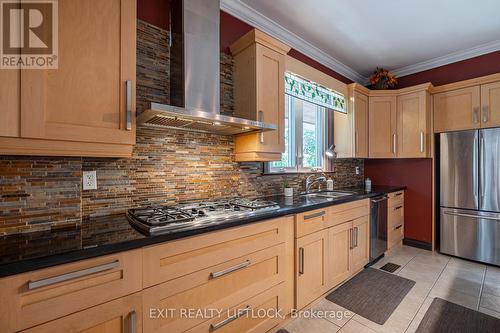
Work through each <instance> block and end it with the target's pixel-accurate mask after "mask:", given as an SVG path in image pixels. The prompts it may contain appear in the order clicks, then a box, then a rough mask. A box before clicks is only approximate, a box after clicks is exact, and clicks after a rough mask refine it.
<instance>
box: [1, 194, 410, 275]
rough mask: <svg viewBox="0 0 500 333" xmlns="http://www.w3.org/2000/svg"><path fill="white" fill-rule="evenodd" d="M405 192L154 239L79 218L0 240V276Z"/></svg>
mask: <svg viewBox="0 0 500 333" xmlns="http://www.w3.org/2000/svg"><path fill="white" fill-rule="evenodd" d="M405 188H406V187H404V186H373V187H372V191H371V192H366V191H365V190H364V189H345V190H348V191H350V192H353V194H352V195H348V196H344V197H340V198H336V199H330V198H307V197H306V196H294V197H292V198H286V197H284V196H273V197H268V198H266V199H269V200H273V201H276V202H277V203H278V204H279V205H280V209H277V210H274V211H270V212H269V213H268V214H262V215H259V216H258V217H252V218H248V219H239V220H234V221H225V222H224V223H221V224H218V225H210V226H208V227H206V228H200V229H196V230H190V231H185V232H181V233H175V234H164V235H159V236H145V235H143V234H142V233H140V232H139V231H137V230H136V229H134V228H133V227H132V226H131V225H130V224H129V223H128V221H127V218H126V216H125V214H121V215H112V216H103V217H96V218H89V219H85V220H84V221H83V223H82V225H81V226H79V227H72V228H61V229H52V230H48V231H40V232H32V233H23V234H15V235H7V236H2V237H0V253H1V256H0V277H5V276H9V275H13V274H19V273H23V272H28V271H32V270H36V269H41V268H46V267H51V266H55V265H60V264H65V263H69V262H73V261H77V260H81V259H87V258H93V257H97V256H101V255H106V254H112V253H116V252H121V251H127V250H131V249H136V248H140V247H143V246H146V245H151V244H157V243H163V242H167V241H169V240H173V239H179V238H183V237H189V236H194V235H198V234H202V233H206V232H210V231H215V230H220V229H225V228H230V227H234V226H238V225H243V224H248V223H253V222H258V221H261V220H266V219H270V218H274V217H279V216H285V215H290V214H296V213H300V212H304V211H308V210H312V209H318V208H323V207H327V206H332V205H336V204H341V203H345V202H350V201H356V200H361V199H365V198H370V197H374V196H377V195H381V194H384V193H390V192H394V191H399V190H402V189H405ZM339 191H341V189H339Z"/></svg>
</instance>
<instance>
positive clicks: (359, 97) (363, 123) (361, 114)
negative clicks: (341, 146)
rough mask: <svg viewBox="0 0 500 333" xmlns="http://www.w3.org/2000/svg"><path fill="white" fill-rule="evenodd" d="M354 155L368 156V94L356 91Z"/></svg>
mask: <svg viewBox="0 0 500 333" xmlns="http://www.w3.org/2000/svg"><path fill="white" fill-rule="evenodd" d="M354 102H355V103H356V106H355V111H354V112H355V113H354V156H355V157H361V158H367V157H368V104H369V102H368V96H366V95H364V94H361V93H359V92H355V93H354Z"/></svg>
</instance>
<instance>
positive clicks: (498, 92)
mask: <svg viewBox="0 0 500 333" xmlns="http://www.w3.org/2000/svg"><path fill="white" fill-rule="evenodd" d="M498 126H500V81H499V82H493V83H488V84H483V85H481V127H483V128H486V127H498Z"/></svg>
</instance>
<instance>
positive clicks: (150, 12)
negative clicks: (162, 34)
mask: <svg viewBox="0 0 500 333" xmlns="http://www.w3.org/2000/svg"><path fill="white" fill-rule="evenodd" d="M169 17H170V0H137V18H138V19H140V20H143V21H145V22H148V23H150V24H152V25H155V26H157V27H159V28H162V29H164V30H168V28H169V27H168V22H169Z"/></svg>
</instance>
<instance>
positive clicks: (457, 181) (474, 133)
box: [439, 128, 500, 265]
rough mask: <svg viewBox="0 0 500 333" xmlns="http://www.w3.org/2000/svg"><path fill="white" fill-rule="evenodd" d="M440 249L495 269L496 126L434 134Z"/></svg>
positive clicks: (499, 134) (499, 210)
mask: <svg viewBox="0 0 500 333" xmlns="http://www.w3.org/2000/svg"><path fill="white" fill-rule="evenodd" d="M439 163H440V206H441V207H440V251H441V252H442V253H447V254H451V255H454V256H457V257H462V258H467V259H472V260H476V261H481V262H485V263H490V264H494V265H500V128H491V129H481V130H468V131H460V132H450V133H442V134H440V162H439Z"/></svg>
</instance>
